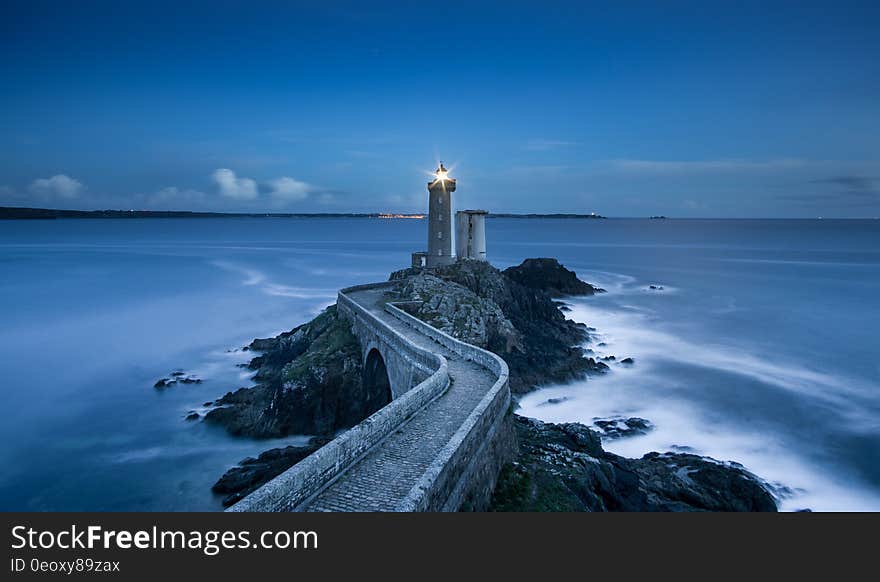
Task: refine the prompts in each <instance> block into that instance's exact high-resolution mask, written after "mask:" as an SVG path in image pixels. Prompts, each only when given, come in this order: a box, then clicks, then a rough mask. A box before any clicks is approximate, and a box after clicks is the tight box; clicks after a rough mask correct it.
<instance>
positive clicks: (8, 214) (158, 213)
mask: <svg viewBox="0 0 880 582" xmlns="http://www.w3.org/2000/svg"><path fill="white" fill-rule="evenodd" d="M425 216H426V215H425V214H421V213H413V214H404V213H394V214H392V213H387V212H371V213H359V212H303V213H297V212H192V211H186V210H61V209H56V208H19V207H12V206H0V219H7V220H40V219H43V220H46V219H48V220H54V219H59V218H380V219H416V220H420V219H424V218H425ZM489 217H490V218H491V217H494V218H589V219H596V218H605V217H604V216H600V215H598V214H509V213H498V214H493V213H490V214H489Z"/></svg>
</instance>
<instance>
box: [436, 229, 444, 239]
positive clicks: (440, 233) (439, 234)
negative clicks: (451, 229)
mask: <svg viewBox="0 0 880 582" xmlns="http://www.w3.org/2000/svg"><path fill="white" fill-rule="evenodd" d="M437 238H443V231H442V230H441V231H439V232H438V233H437Z"/></svg>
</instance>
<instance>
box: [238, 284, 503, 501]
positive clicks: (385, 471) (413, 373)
mask: <svg viewBox="0 0 880 582" xmlns="http://www.w3.org/2000/svg"><path fill="white" fill-rule="evenodd" d="M390 285H391V284H389V283H379V284H373V285H361V286H357V287H350V288H348V289H343V290H342V291H340V292H339V296H338V300H337V308H338V311H339V314H340V315H341V316H343V317H345V318H346V319H347V320H348V321H349V322H350V323H351V326H352V331H353V332H354V334H355V336H356V337H357V338H358V340H359V342H360V344H361V348H362V351H363V360H364V381H365V382H367V383H369V384H370V385H371V386H372V387H373V388H374V389H380V390H387V392H386V393H387V394H388V395H389V397H390V400H391V401H390V403H389V404H388V405H386V406H385V407H383V408H382V409H380V410H378V411H377V412H375V413H374V414H373V415H371V416H370V417H369V418H367V419H366V420H364V421H363V422H361V423H360V424H358V425H356V426H354V427H352V428H351V429H349V430H347V431H345V432H343V433H342V434H340V435H339V436H338V437H336V438H335V439H334V440H332V441H331V442H329V443H328V444H327V445H325V446H323V447H321V448H320V449H319V450H317V451H316V452H315V453H313V454H312V455H310V456H308V457H307V458H305V459H304V460H302V461H301V462H299V463H297V464H296V465H294V466H293V467H291V468H290V469H288V470H287V471H285V472H284V473H282V474H281V475H279V476H277V477H276V478H275V479H273V480H271V481H269V482H268V483H266V484H265V485H263V486H262V487H260V488H259V489H257V490H256V491H254V492H253V493H251V494H250V495H248V496H247V497H245V498H244V499H242V500H241V501H239V502H238V503H237V504H235V505H233V506H232V507H230V508H229V509H228V510H227V511H456V510H459V509H463V508H473V509H482V508H484V507H485V506H486V505H487V504H488V501H489V499H490V496H491V492H492V489H493V488H494V485H495V480H496V478H497V475H498V471H499V469H500V467H501V464H502V463H503V462H504V461H506V460H508V459H509V457H510V455H511V454H512V449H513V446H512V435H511V434H510V426H509V423H508V422H506V419H507V412H508V409H509V407H510V388H509V385H508V369H507V364H506V363H505V362H504V360H503V359H501V358H499V357H498V356H496V355H495V354H492V353H491V352H488V351H486V350H483V349H480V348H478V347H476V346H473V345H470V344H466V343H464V342H461V341H459V340H456V339H455V338H453V337H451V336H449V335H447V334H445V333H443V332H441V331H439V330H437V329H435V328H433V327H431V326H430V325H428V324H426V323H424V322H422V321H420V320H418V319H416V318H415V317H413V316H411V315H409V314H408V313H406V312H405V311H404V310H402V309H401V308H400V307H398V306H397V305H395V304H394V303H389V302H388V296H387V292H388V291H389V290H390Z"/></svg>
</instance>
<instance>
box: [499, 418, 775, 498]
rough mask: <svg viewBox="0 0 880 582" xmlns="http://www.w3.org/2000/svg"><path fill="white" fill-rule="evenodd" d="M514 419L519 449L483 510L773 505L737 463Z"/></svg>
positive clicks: (576, 428)
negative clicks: (624, 446) (633, 448)
mask: <svg viewBox="0 0 880 582" xmlns="http://www.w3.org/2000/svg"><path fill="white" fill-rule="evenodd" d="M514 419H515V420H514V422H515V426H516V431H517V437H518V439H519V443H520V452H519V455H518V457H517V459H516V462H514V463H508V464H507V465H505V466H504V468H503V469H502V471H501V475H500V476H499V480H498V485H497V486H496V488H495V493H494V496H493V498H492V505H491V507H490V510H494V511H776V503H775V501H774V499H773V496H772V495H771V494H770V493H769V492H768V491H767V489H766V488H765V486H764V485H763V484H762V483H761V481H760V480H758V479H757V478H756V477H755V476H754V475H752V474H751V473H749V472H747V471H746V470H745V469H743V468H742V467H739V466H737V465H733V464H724V463H719V462H717V461H714V460H712V459H708V458H705V457H698V456H696V455H687V454H675V453H664V454H660V453H649V454H647V455H645V456H644V457H642V458H641V459H625V458H623V457H619V456H617V455H613V454H611V453H607V452H605V451H603V450H602V446H601V441H600V438H599V436H598V435H597V434H596V433H595V432H593V431H591V430H590V429H589V428H587V427H585V426H583V425H581V424H576V423H569V424H549V423H543V422H540V421H538V420H535V419H530V418H524V417H521V416H516V415H515V416H514Z"/></svg>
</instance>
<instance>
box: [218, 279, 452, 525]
mask: <svg viewBox="0 0 880 582" xmlns="http://www.w3.org/2000/svg"><path fill="white" fill-rule="evenodd" d="M373 287H376V285H369V286H367V285H364V286H360V287H358V288H355V289H361V288H373ZM355 289H343V290H342V291H340V292H339V297H338V309H339V311H340V313H342V314H343V315H344V316H345V317H347V318H349V320H350V321H352V320H353V321H352V325H361V326H372V327H373V328H375V330H376V331H379V332H381V334H382V336H383V337H384V339H385V341H388V342H390V343H392V344H394V345H395V346H397V348H398V349H399V350H401V351H404V352H406V353H407V354H408V359H409V361H411V362H412V363H413V364H414V365H415V364H417V365H419V366H420V367H422V368H424V369H430V370H433V371H432V372H431V373H430V374H429V375H427V378H425V379H424V380H423V381H421V382H419V383H418V384H417V385H415V386H414V387H413V388H412V389H411V390H409V391H407V392H404V393H403V394H402V395H399V396H396V397H395V399H394V400H393V401H392V402H391V403H390V404H388V405H386V406H385V407H383V408H381V409H380V410H377V411H376V412H375V413H373V414H372V415H371V416H370V417H368V418H367V419H365V420H364V421H362V422H360V423H359V424H357V425H356V426H354V427H352V428H350V429H349V430H347V431H345V432H344V433H342V434H341V435H339V436H338V437H336V438H335V439H333V440H332V441H330V442H329V443H327V444H326V445H324V446H323V447H321V448H320V449H318V450H317V451H315V452H314V453H312V454H311V455H309V456H308V457H306V458H305V459H303V460H302V461H300V462H299V463H297V464H296V465H294V466H293V467H291V468H290V469H288V470H287V471H285V472H284V473H282V474H280V475H278V476H277V477H275V478H274V479H272V480H271V481H269V482H268V483H266V484H265V485H263V486H262V487H260V488H259V489H257V490H256V491H254V492H253V493H251V494H250V495H248V496H247V497H245V498H244V499H242V500H241V501H239V502H238V503H236V504H235V505H233V506H232V507H230V508H228V509H227V510H226V511H230V512H243V511H295V510H296V509H297V508H298V507H299V506H300V505H302V504H303V503H305V502H306V501H308V500H310V499H311V498H312V497H313V496H315V495H317V494H318V493H320V492H321V491H322V490H323V489H324V488H325V487H327V485H329V484H330V483H332V482H333V480H334V479H335V478H336V477H337V476H339V475H340V474H341V473H342V472H344V471H345V470H346V469H347V468H348V467H350V466H351V465H352V464H353V463H355V462H357V460H358V459H360V458H361V457H362V456H363V455H364V454H365V453H366V452H368V451H369V450H370V449H372V448H373V447H374V446H376V445H377V444H379V443H380V442H382V439H384V438H385V437H386V436H388V435H389V434H391V432H393V431H394V430H395V429H397V428H398V427H399V426H400V425H401V424H402V423H403V422H405V421H406V420H407V419H408V418H409V417H410V416H412V415H413V414H415V413H416V412H418V411H419V410H420V409H421V408H422V407H424V406H425V405H426V404H428V403H429V402H431V401H432V400H434V399H435V398H437V397H438V396H439V395H441V394H442V393H443V392H444V391H445V390H446V389H447V388H448V386H449V372H448V365H447V362H446V358H444V357H443V356H441V355H439V354H434V353H432V352H429V351H427V350H424V349H422V348H419V347H418V346H416V345H414V344H412V343H411V342H409V341H407V340H406V338H404V337H403V336H401V335H400V334H399V333H397V332H396V331H394V330H393V329H391V328H389V327H388V326H386V325H385V324H384V323H383V322H382V321H381V320H379V319H378V318H376V316H374V315H373V314H372V313H369V312H368V311H367V310H365V309H364V308H363V307H361V306H360V305H358V304H357V303H355V302H353V301H351V299H349V298H348V296H346V295H345V292H346V291H351V290H355ZM386 365H388V366H389V371H390V363H389V362H387V361H386Z"/></svg>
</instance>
